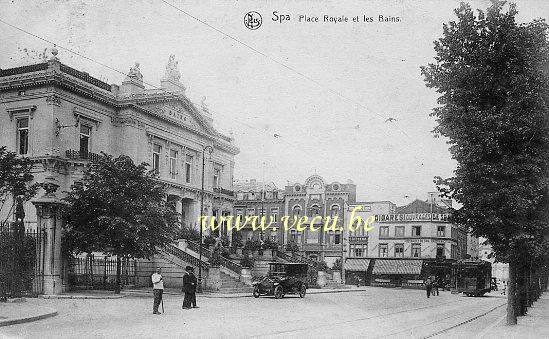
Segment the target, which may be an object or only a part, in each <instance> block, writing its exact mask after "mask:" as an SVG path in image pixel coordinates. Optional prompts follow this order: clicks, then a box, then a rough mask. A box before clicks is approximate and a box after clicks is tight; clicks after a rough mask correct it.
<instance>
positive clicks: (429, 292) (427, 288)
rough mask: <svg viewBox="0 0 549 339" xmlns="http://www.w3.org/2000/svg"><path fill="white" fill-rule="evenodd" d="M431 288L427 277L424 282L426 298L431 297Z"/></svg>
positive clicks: (429, 279) (429, 278) (430, 282)
mask: <svg viewBox="0 0 549 339" xmlns="http://www.w3.org/2000/svg"><path fill="white" fill-rule="evenodd" d="M432 288H433V283H432V281H431V277H427V280H425V289H426V290H427V298H430V297H431V289H432Z"/></svg>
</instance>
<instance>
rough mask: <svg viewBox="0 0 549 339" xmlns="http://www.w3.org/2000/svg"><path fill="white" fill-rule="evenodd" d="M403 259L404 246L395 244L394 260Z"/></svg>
mask: <svg viewBox="0 0 549 339" xmlns="http://www.w3.org/2000/svg"><path fill="white" fill-rule="evenodd" d="M403 257H404V244H395V258H403Z"/></svg>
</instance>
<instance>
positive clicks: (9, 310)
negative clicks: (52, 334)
mask: <svg viewBox="0 0 549 339" xmlns="http://www.w3.org/2000/svg"><path fill="white" fill-rule="evenodd" d="M56 315H57V311H56V310H54V309H53V308H50V307H43V306H37V305H36V304H35V303H34V302H32V301H26V302H17V303H0V327H2V326H9V325H15V324H21V323H26V322H30V321H36V320H40V319H45V318H49V317H54V316H56Z"/></svg>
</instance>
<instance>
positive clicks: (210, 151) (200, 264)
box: [198, 145, 213, 293]
mask: <svg viewBox="0 0 549 339" xmlns="http://www.w3.org/2000/svg"><path fill="white" fill-rule="evenodd" d="M206 151H208V153H209V154H210V157H211V156H212V153H213V147H212V146H210V145H206V146H204V148H203V149H202V188H201V190H200V216H199V220H202V214H203V213H204V170H205V166H206V156H205V154H206ZM199 228H200V244H199V246H198V293H201V292H202V223H200V225H199Z"/></svg>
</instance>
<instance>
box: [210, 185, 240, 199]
mask: <svg viewBox="0 0 549 339" xmlns="http://www.w3.org/2000/svg"><path fill="white" fill-rule="evenodd" d="M213 190H214V192H215V193H221V194H225V195H228V196H231V197H234V196H235V194H234V191H231V190H228V189H226V188H223V187H214V189H213Z"/></svg>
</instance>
